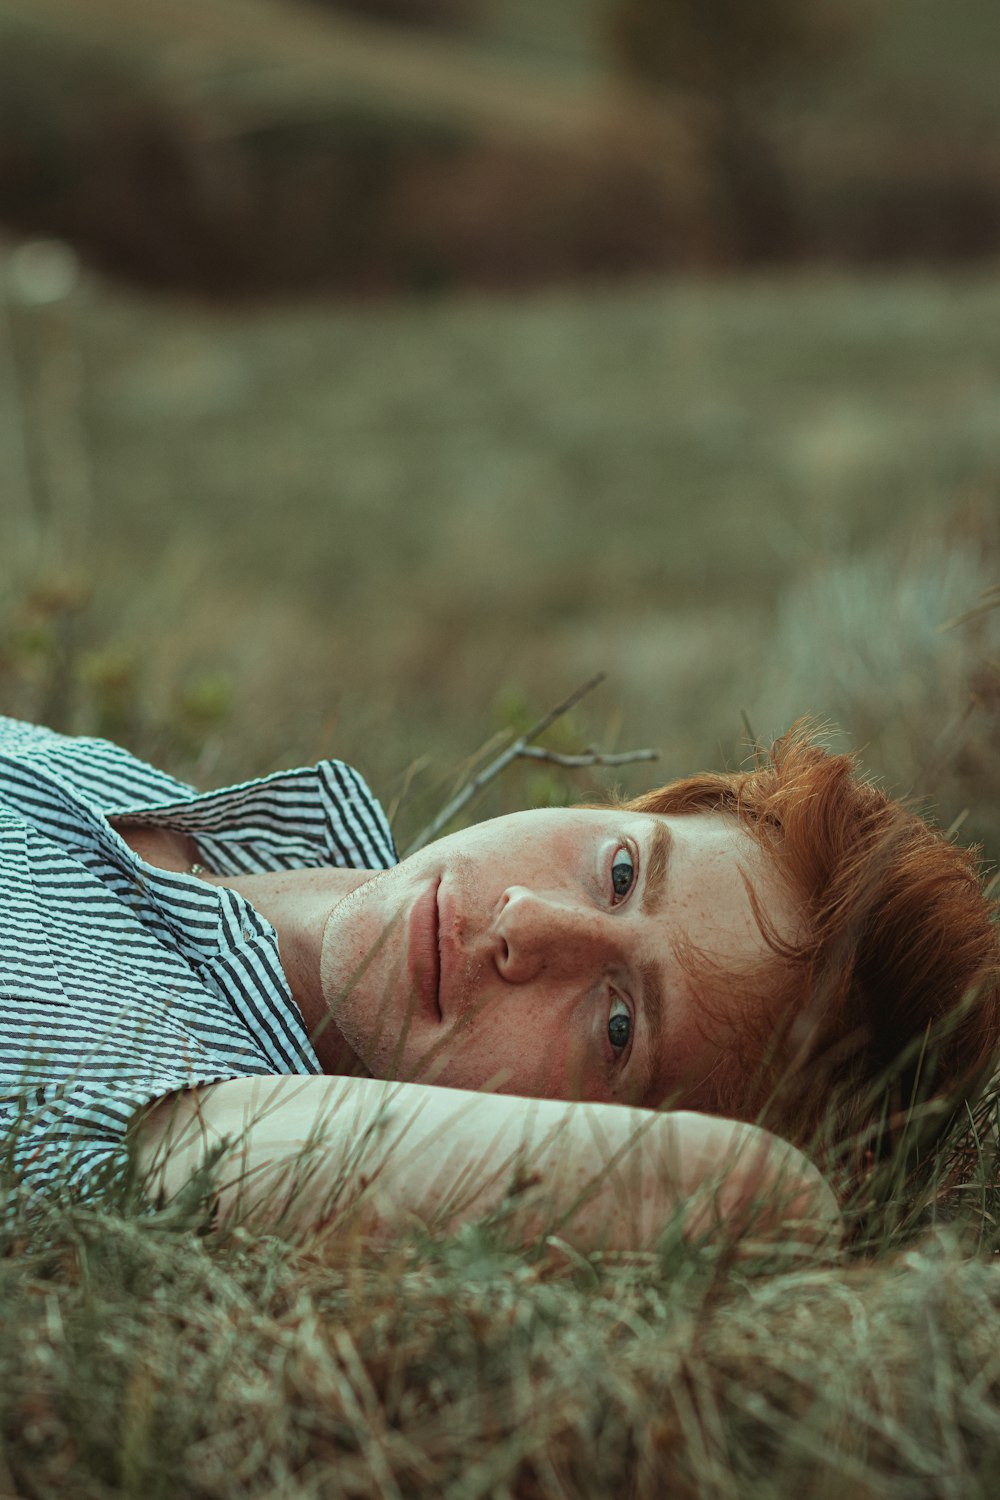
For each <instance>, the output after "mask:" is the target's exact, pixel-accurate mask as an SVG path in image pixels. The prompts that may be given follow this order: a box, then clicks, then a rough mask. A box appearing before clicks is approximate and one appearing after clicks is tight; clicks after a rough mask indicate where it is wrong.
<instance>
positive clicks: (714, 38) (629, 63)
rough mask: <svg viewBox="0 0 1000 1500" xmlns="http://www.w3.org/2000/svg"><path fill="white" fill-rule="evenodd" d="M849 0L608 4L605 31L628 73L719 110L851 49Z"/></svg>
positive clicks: (856, 24) (859, 20)
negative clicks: (691, 95)
mask: <svg viewBox="0 0 1000 1500" xmlns="http://www.w3.org/2000/svg"><path fill="white" fill-rule="evenodd" d="M868 15H869V12H867V11H864V12H863V11H862V10H861V8H860V7H859V5H858V4H857V3H856V0H851V3H850V4H847V3H845V0H814V3H812V4H810V5H808V6H803V5H802V4H800V3H798V0H609V4H608V13H607V20H606V29H607V36H608V40H609V44H610V46H611V47H612V49H613V52H614V54H615V56H616V57H618V58H619V59H620V61H621V63H622V64H623V65H624V66H625V67H626V69H627V70H628V71H629V72H630V73H632V74H633V75H634V76H636V77H638V78H641V79H644V80H646V81H648V82H651V83H654V84H660V85H666V86H668V87H671V88H683V89H693V90H695V91H696V92H698V93H701V94H704V95H705V96H706V97H708V98H710V99H712V100H715V101H718V102H719V103H720V105H722V104H725V103H728V102H730V101H742V100H749V99H755V98H758V99H759V98H760V96H761V95H765V94H768V93H771V92H773V89H774V85H775V84H776V83H777V82H778V81H779V80H780V79H781V78H783V77H787V76H788V75H794V76H796V77H800V76H801V75H802V73H803V72H804V70H813V69H817V70H819V69H823V68H828V67H830V66H832V65H833V63H834V62H836V61H838V60H840V59H842V57H843V54H844V51H845V48H846V47H847V46H848V45H850V44H851V43H854V44H856V43H857V41H858V40H859V39H860V36H861V35H862V33H863V27H864V26H865V25H866V24H870V21H868V20H866V18H867V17H868Z"/></svg>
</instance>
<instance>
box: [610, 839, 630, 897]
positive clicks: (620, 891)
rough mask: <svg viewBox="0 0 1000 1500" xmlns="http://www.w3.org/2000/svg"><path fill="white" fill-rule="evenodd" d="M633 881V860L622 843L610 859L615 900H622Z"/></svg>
mask: <svg viewBox="0 0 1000 1500" xmlns="http://www.w3.org/2000/svg"><path fill="white" fill-rule="evenodd" d="M634 883H635V861H634V860H633V858H632V856H631V854H630V853H629V851H628V848H627V847H626V845H625V844H622V845H620V846H619V848H617V849H616V850H615V853H614V858H613V859H612V861H611V888H612V890H613V891H614V893H615V900H616V901H624V899H625V897H626V896H627V895H628V893H629V891H630V890H631V889H632V886H633V884H634Z"/></svg>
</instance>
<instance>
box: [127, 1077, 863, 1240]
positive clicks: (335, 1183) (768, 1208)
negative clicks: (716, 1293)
mask: <svg viewBox="0 0 1000 1500" xmlns="http://www.w3.org/2000/svg"><path fill="white" fill-rule="evenodd" d="M135 1145H136V1152H137V1157H138V1163H139V1167H140V1170H141V1171H142V1172H143V1173H144V1174H146V1175H147V1178H148V1182H149V1186H150V1190H151V1191H152V1192H153V1193H159V1192H162V1193H164V1194H165V1195H166V1196H167V1197H168V1198H169V1197H172V1196H173V1195H174V1194H175V1193H176V1192H177V1191H178V1190H179V1189H180V1188H181V1187H182V1186H183V1185H184V1183H185V1182H187V1181H188V1180H189V1178H190V1177H191V1175H192V1174H193V1173H194V1172H195V1171H197V1170H198V1168H199V1167H201V1166H203V1165H204V1164H205V1162H206V1160H211V1159H212V1156H213V1155H215V1154H217V1153H221V1154H219V1156H218V1160H217V1163H216V1165H215V1168H214V1171H215V1182H216V1184H217V1186H218V1189H219V1212H220V1215H221V1217H222V1219H223V1221H226V1220H232V1219H234V1218H240V1219H242V1218H247V1219H249V1220H250V1221H251V1222H253V1223H255V1224H258V1225H261V1226H265V1225H271V1224H281V1225H282V1226H283V1227H284V1228H286V1229H291V1230H293V1231H299V1232H306V1231H308V1230H309V1228H310V1227H311V1226H315V1225H318V1224H323V1223H326V1222H329V1221H330V1220H331V1219H333V1218H335V1217H337V1218H339V1217H341V1216H342V1215H346V1214H349V1213H352V1212H355V1213H360V1214H361V1216H362V1221H363V1223H364V1224H365V1226H366V1227H367V1228H369V1229H373V1230H375V1231H380V1230H391V1229H392V1227H393V1226H395V1225H398V1224H401V1223H405V1222H406V1221H407V1220H409V1219H416V1220H419V1221H421V1222H423V1223H426V1224H429V1225H440V1226H442V1227H444V1228H448V1229H451V1228H455V1227H457V1226H458V1225H459V1224H461V1223H463V1222H465V1221H467V1220H469V1219H472V1218H475V1217H478V1216H480V1215H482V1214H484V1213H488V1212H490V1211H492V1210H497V1209H500V1208H505V1209H507V1210H508V1211H509V1214H510V1218H509V1224H510V1226H511V1227H512V1229H513V1230H514V1232H515V1233H517V1234H518V1235H519V1236H520V1237H521V1238H522V1240H523V1241H524V1242H525V1243H528V1242H531V1241H534V1240H537V1239H538V1238H539V1237H541V1236H544V1235H546V1234H558V1235H559V1236H561V1237H562V1238H563V1239H565V1240H567V1241H568V1242H570V1243H572V1244H573V1245H575V1246H576V1247H577V1248H579V1249H581V1250H585V1251H586V1250H591V1249H642V1248H645V1247H647V1246H650V1245H652V1244H653V1243H655V1241H656V1239H657V1236H658V1235H659V1234H660V1232H661V1231H662V1230H663V1229H664V1228H665V1227H666V1225H667V1224H669V1223H670V1222H671V1220H672V1219H673V1218H674V1216H675V1215H676V1214H677V1213H678V1212H681V1213H682V1214H683V1220H682V1222H683V1226H684V1231H685V1233H687V1234H689V1235H697V1234H701V1233H706V1232H707V1233H710V1232H712V1231H713V1230H721V1231H722V1232H723V1233H731V1234H737V1233H740V1232H742V1231H744V1230H745V1229H748V1228H749V1229H750V1230H751V1231H752V1233H753V1235H754V1238H757V1237H758V1236H760V1235H769V1236H792V1237H796V1236H798V1237H804V1238H808V1239H818V1238H819V1239H825V1238H826V1237H828V1236H829V1235H830V1234H831V1233H832V1232H835V1226H836V1223H837V1209H836V1205H835V1202H834V1199H833V1196H832V1194H831V1192H830V1190H829V1188H828V1187H827V1186H826V1185H825V1183H824V1182H823V1179H822V1177H821V1176H820V1174H819V1173H818V1172H817V1171H816V1169H815V1168H814V1167H813V1166H812V1165H811V1164H810V1163H809V1162H807V1161H806V1159H805V1157H803V1156H802V1155H801V1154H800V1153H799V1152H798V1151H796V1150H795V1149H794V1148H793V1147H791V1146H789V1145H787V1144H786V1143H785V1142H783V1141H779V1140H778V1139H777V1138H776V1137H774V1136H771V1135H769V1134H768V1133H767V1132H766V1131H763V1130H758V1129H756V1128H755V1127H753V1126H750V1125H742V1124H738V1123H737V1122H735V1121H732V1120H723V1119H718V1118H715V1117H712V1116H708V1115H699V1114H691V1113H676V1114H654V1113H652V1112H650V1111H648V1110H640V1109H628V1108H624V1107H622V1106H620V1105H609V1104H582V1103H581V1104H576V1103H565V1102H563V1101H560V1100H533V1099H532V1100H529V1099H522V1098H516V1097H512V1096H509V1095H502V1094H477V1093H471V1092H463V1091H461V1090H457V1089H443V1088H433V1087H429V1086H427V1085H424V1084H412V1083H404V1084H400V1083H384V1082H382V1081H381V1080H378V1079H360V1078H333V1077H315V1078H304V1079H303V1078H292V1077H280V1078H256V1079H252V1078H241V1079H234V1080H232V1081H230V1082H227V1083H219V1084H214V1085H212V1086H210V1087H205V1088H202V1089H195V1090H192V1091H191V1092H190V1093H187V1094H183V1095H180V1096H177V1097H176V1098H172V1099H167V1100H162V1101H160V1102H159V1103H158V1104H157V1105H156V1106H155V1107H154V1108H153V1109H152V1110H151V1111H149V1112H148V1113H147V1114H146V1115H145V1116H144V1117H142V1118H141V1119H140V1121H139V1122H138V1124H137V1127H136V1137H135Z"/></svg>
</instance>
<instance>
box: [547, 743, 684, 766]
mask: <svg viewBox="0 0 1000 1500" xmlns="http://www.w3.org/2000/svg"><path fill="white" fill-rule="evenodd" d="M517 753H518V756H519V757H521V758H522V759H524V760H547V761H548V762H549V763H550V765H553V766H567V767H568V768H569V769H570V770H577V769H578V768H579V767H580V766H630V765H632V764H633V763H634V762H635V761H640V760H659V758H660V752H659V750H620V751H617V752H616V753H615V754H614V755H606V754H605V753H604V752H603V751H602V750H581V752H580V754H579V755H563V754H562V753H561V751H558V750H546V749H544V748H543V746H541V745H522V746H521V748H520V750H518V752H517Z"/></svg>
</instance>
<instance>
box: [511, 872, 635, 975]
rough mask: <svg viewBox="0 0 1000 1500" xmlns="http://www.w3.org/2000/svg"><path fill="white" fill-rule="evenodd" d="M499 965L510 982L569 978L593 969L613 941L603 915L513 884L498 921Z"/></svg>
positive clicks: (589, 908) (591, 909) (590, 908)
mask: <svg viewBox="0 0 1000 1500" xmlns="http://www.w3.org/2000/svg"><path fill="white" fill-rule="evenodd" d="M493 939H494V961H495V963H496V966H497V970H498V971H499V973H500V974H501V976H502V977H503V978H504V979H506V980H507V981H508V982H509V983H510V984H526V983H529V982H530V981H531V980H533V979H537V978H539V977H540V976H541V975H543V974H544V975H546V976H547V977H548V978H550V979H555V978H567V977H569V976H571V975H572V974H574V973H576V972H579V971H580V970H582V969H585V968H587V967H588V966H590V965H592V964H593V962H594V960H595V957H596V954H597V951H598V950H599V949H600V948H601V947H602V945H603V946H606V943H607V937H606V934H605V932H604V924H603V923H602V920H601V913H600V912H595V911H594V909H593V908H592V907H586V908H584V906H583V905H578V904H575V903H573V902H571V901H567V900H565V899H562V898H559V897H555V896H550V895H547V894H543V893H539V892H538V891H532V890H529V889H528V888H527V887H526V886H521V885H513V886H510V887H508V889H507V890H506V891H504V893H503V896H502V898H501V902H500V906H499V908H498V910H497V915H496V917H495V918H494V922H493Z"/></svg>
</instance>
